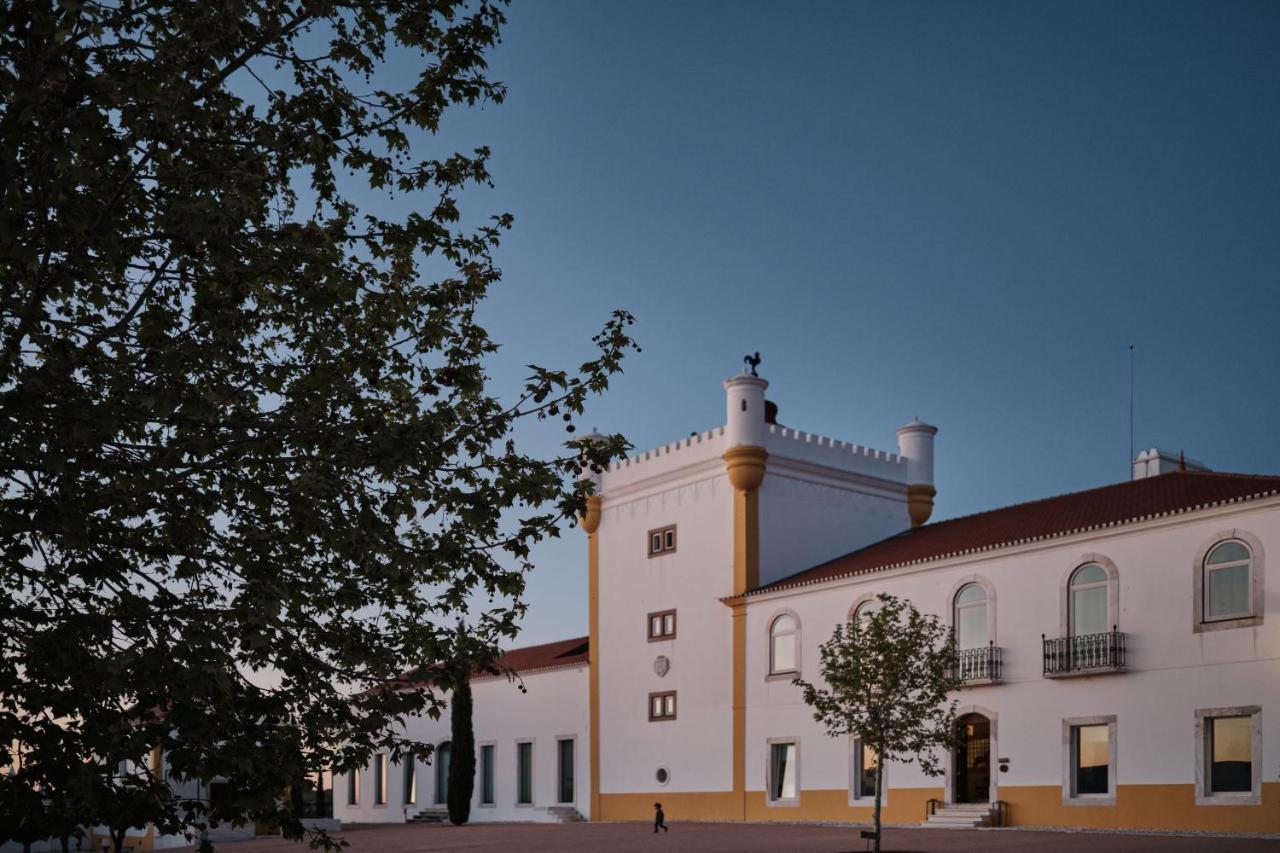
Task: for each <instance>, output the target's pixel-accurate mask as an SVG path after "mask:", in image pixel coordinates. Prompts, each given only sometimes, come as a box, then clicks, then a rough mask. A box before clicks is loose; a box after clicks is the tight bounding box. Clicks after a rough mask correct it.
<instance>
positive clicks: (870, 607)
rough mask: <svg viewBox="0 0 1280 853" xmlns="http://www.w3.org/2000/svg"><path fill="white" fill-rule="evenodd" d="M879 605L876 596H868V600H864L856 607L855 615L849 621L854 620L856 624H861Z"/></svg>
mask: <svg viewBox="0 0 1280 853" xmlns="http://www.w3.org/2000/svg"><path fill="white" fill-rule="evenodd" d="M877 606H878V605H877V603H876V600H875V599H874V598H868V599H867V600H866V601H864V602H862V603H861V604H859V605H858V606H857V607H856V608H854V610H853V616H852V618H850V620H849V621H850V622H852V623H853V624H854V625H855V626H858V625H861V624H862V623H863V622H865V621H866V620H867V619H869V618H870V617H871V614H872V613H875V612H876V607H877Z"/></svg>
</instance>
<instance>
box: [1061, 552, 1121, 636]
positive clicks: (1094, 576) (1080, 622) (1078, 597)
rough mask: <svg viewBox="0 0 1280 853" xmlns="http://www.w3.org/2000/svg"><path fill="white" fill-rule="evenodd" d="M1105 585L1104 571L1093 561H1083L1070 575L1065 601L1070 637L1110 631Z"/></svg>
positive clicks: (1106, 579)
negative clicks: (1066, 600) (1066, 599)
mask: <svg viewBox="0 0 1280 853" xmlns="http://www.w3.org/2000/svg"><path fill="white" fill-rule="evenodd" d="M1109 584H1110V576H1109V575H1108V574H1107V570H1106V569H1104V568H1103V567H1102V566H1100V565H1098V564H1097V563H1086V564H1084V565H1083V566H1081V567H1080V568H1078V569H1076V570H1075V571H1074V572H1073V573H1072V574H1071V583H1070V589H1069V591H1068V602H1067V628H1068V631H1069V632H1070V635H1071V636H1073V637H1083V636H1086V635H1089V634H1105V633H1107V631H1108V630H1110V627H1109V626H1110V624H1111V623H1110V620H1109V619H1108V618H1107V617H1108V615H1109V614H1108V613H1107V593H1108V589H1107V587H1108V586H1109Z"/></svg>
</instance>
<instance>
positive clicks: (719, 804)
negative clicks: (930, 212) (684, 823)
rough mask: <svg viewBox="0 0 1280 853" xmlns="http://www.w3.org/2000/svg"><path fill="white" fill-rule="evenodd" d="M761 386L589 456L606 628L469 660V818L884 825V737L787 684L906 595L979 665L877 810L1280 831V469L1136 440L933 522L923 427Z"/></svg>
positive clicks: (363, 802)
mask: <svg viewBox="0 0 1280 853" xmlns="http://www.w3.org/2000/svg"><path fill="white" fill-rule="evenodd" d="M766 388H767V382H766V381H765V380H763V379H761V378H759V377H756V376H754V375H747V374H743V375H740V376H736V377H733V378H731V379H729V380H727V381H726V382H725V393H726V422H725V424H724V426H722V427H717V428H716V429H712V430H709V431H707V432H703V433H699V434H695V435H692V436H690V437H689V438H686V439H682V440H681V441H678V442H675V443H673V444H670V445H667V446H665V447H661V448H658V449H656V450H652V451H649V452H647V453H643V454H640V455H637V456H635V457H632V458H630V459H626V460H623V461H621V462H619V463H617V464H615V465H613V466H612V467H610V468H609V469H608V470H606V471H603V472H601V473H600V474H598V475H596V482H595V485H596V494H595V495H594V496H593V497H592V498H591V499H590V501H589V505H588V509H587V513H586V515H585V517H584V518H583V519H582V527H583V529H584V531H585V532H586V534H587V536H586V538H587V557H588V560H587V562H588V575H589V584H590V590H589V602H590V603H589V614H588V616H589V618H588V622H589V636H588V637H587V638H577V639H573V640H567V641H564V642H563V643H558V644H549V645H547V646H539V647H533V648H530V649H522V650H516V651H514V652H511V653H510V654H509V656H508V659H507V660H506V661H504V663H505V664H506V665H508V666H509V667H510V668H512V669H514V670H515V671H517V672H519V673H521V674H522V676H523V682H524V685H525V688H526V690H527V693H521V692H519V690H518V689H517V688H516V687H515V686H514V685H513V684H512V683H511V682H510V681H508V680H507V679H505V678H491V679H482V680H480V681H478V682H477V684H476V686H475V689H474V699H475V709H476V711H475V715H476V716H475V732H476V739H477V744H478V753H479V756H478V769H477V774H478V778H477V784H476V793H475V802H474V803H473V809H472V819H473V820H486V819H492V820H511V819H547V820H555V819H563V818H564V817H566V816H567V815H572V814H573V813H575V812H576V813H577V815H581V816H583V817H588V818H590V819H593V820H624V819H625V820H632V819H647V818H649V817H651V816H652V811H653V803H654V802H655V801H661V802H662V803H663V804H664V807H665V808H666V811H667V814H668V815H669V816H670V817H671V818H673V819H715V820H840V821H866V820H869V819H870V815H871V805H870V797H869V794H870V790H869V780H872V779H873V777H874V769H875V765H876V756H875V755H874V754H872V753H870V752H869V751H867V750H864V749H862V747H861V745H860V744H858V743H856V742H850V741H847V740H844V741H842V740H836V739H833V738H831V737H828V736H827V735H826V734H825V733H824V731H823V729H822V728H821V727H820V726H819V725H818V724H817V723H816V722H814V720H813V718H812V714H811V711H810V709H809V708H808V707H807V706H806V705H805V704H804V703H803V701H802V699H801V694H800V690H799V689H798V688H797V687H795V686H794V685H793V684H792V680H793V679H794V678H796V677H797V676H801V677H803V678H805V679H808V680H817V679H819V678H820V675H819V672H818V647H819V645H820V644H821V643H822V642H823V641H825V640H826V639H828V638H829V637H830V635H831V633H832V631H833V630H834V628H835V626H836V625H837V624H839V623H841V622H843V621H845V620H848V619H851V618H856V615H857V611H858V609H859V608H860V607H862V606H864V605H867V604H868V603H870V606H874V597H875V596H876V595H877V594H880V593H889V594H892V595H895V596H897V597H900V598H905V599H909V600H910V601H911V602H912V603H913V604H915V605H916V606H917V607H918V608H919V609H921V610H922V611H925V612H930V613H935V614H937V615H938V616H939V617H940V618H942V619H944V620H945V621H946V622H947V623H948V624H950V625H951V626H952V627H953V628H954V630H955V632H956V637H957V642H958V645H959V646H960V649H961V651H960V653H959V660H958V666H959V668H960V674H961V676H962V677H963V678H964V681H965V683H964V686H963V687H962V688H961V689H960V690H958V691H957V692H956V694H955V698H956V700H957V701H958V703H959V705H960V718H959V721H958V725H959V731H960V733H961V738H960V744H959V746H958V747H957V749H956V750H955V751H954V752H953V753H952V754H950V755H948V756H946V762H945V764H946V773H945V775H944V776H942V777H928V776H925V775H923V774H922V773H921V771H920V770H919V768H918V766H917V765H914V764H902V765H898V764H894V763H889V764H888V765H887V766H886V767H885V769H884V779H885V791H886V795H885V809H886V811H885V819H886V821H887V822H891V823H908V824H909V823H918V822H920V821H922V820H924V819H925V816H926V813H927V812H929V811H937V810H938V809H939V808H941V810H942V811H943V812H944V813H945V812H947V809H946V806H947V805H948V804H955V805H960V804H965V809H964V813H965V814H969V815H973V814H976V815H985V814H986V813H987V812H988V810H992V811H993V814H995V813H996V812H995V811H994V810H997V809H998V815H999V816H1000V817H1001V819H1003V820H1004V821H1005V822H1006V823H1008V824H1011V825H1022V826H1068V827H1111V828H1132V829H1165V830H1177V829H1186V830H1211V831H1226V832H1280V612H1278V610H1280V606H1278V605H1277V602H1278V601H1280V577H1278V576H1277V572H1280V569H1278V568H1276V567H1275V566H1274V565H1268V553H1269V552H1271V553H1280V477H1275V476H1249V475H1237V474H1219V473H1214V472H1210V471H1207V470H1204V469H1203V466H1200V465H1198V464H1197V463H1187V462H1186V460H1184V459H1175V458H1172V457H1171V456H1169V455H1168V454H1163V453H1161V452H1159V451H1145V452H1144V453H1143V454H1141V455H1140V456H1139V457H1138V458H1137V459H1136V460H1135V462H1134V470H1133V478H1132V479H1131V480H1129V481H1126V482H1122V483H1117V484H1114V485H1111V486H1105V487H1103V488H1099V489H1093V490H1090V491H1085V492H1077V493H1073V494H1069V495H1063V496H1059V497H1054V498H1048V499H1045V500H1041V501H1035V502H1031V503H1027V504H1019V505H1016V506H1012V507H1007V508H1004V509H998V510H994V511H991V512H985V513H979V514H976V515H972V516H966V517H963V518H957V519H951V520H947V521H942V522H937V523H933V524H930V523H928V519H929V516H930V514H931V510H932V504H933V497H934V495H935V490H934V482H933V445H934V436H935V434H936V432H937V430H936V429H935V428H934V427H932V426H930V425H928V424H924V423H921V422H919V421H912V422H911V423H909V424H907V425H906V426H904V427H903V428H902V429H900V430H899V431H898V435H897V439H898V441H897V444H898V447H897V450H896V451H895V452H888V451H883V450H873V449H870V448H867V447H863V446H860V445H855V444H849V443H845V442H841V441H835V440H832V439H828V438H824V437H820V436H815V435H811V434H808V433H804V432H800V431H797V430H794V429H790V428H788V427H785V426H782V425H781V424H779V423H778V422H777V417H776V408H775V407H773V406H772V404H771V403H768V402H767V401H766V400H765V390H766ZM1271 562H1272V563H1275V562H1276V558H1272V560H1271ZM408 725H409V726H410V728H411V732H412V734H413V735H414V736H415V737H418V738H420V739H423V740H426V741H430V742H432V743H436V744H444V743H445V741H446V740H447V738H448V724H447V720H441V721H428V720H412V721H410V722H409V723H408ZM486 748H487V750H488V751H487V752H485V751H484V750H485V749H486ZM446 753H447V750H446ZM486 755H487V756H488V757H487V758H486V757H485V756H486ZM437 770H438V767H436V766H432V767H425V768H419V769H417V770H416V771H415V772H413V773H410V772H408V771H407V770H406V769H405V768H391V767H388V766H387V765H386V762H385V759H381V758H375V761H374V763H373V764H372V765H371V767H369V768H366V769H365V770H364V771H362V772H361V773H360V774H353V775H349V776H340V777H338V778H337V779H335V782H334V787H335V796H334V803H335V805H334V813H335V817H337V818H339V819H341V820H343V821H381V820H395V821H398V820H405V819H412V818H413V817H414V815H416V814H418V813H419V812H421V811H424V810H427V809H430V808H432V807H433V806H434V805H435V804H436V803H438V802H443V794H442V792H441V787H440V786H441V785H442V784H443V782H442V781H441V779H438V778H437ZM355 776H358V778H354V777H355ZM410 782H412V784H413V787H412V789H411V788H410V787H409V783H410ZM353 792H354V793H353ZM931 800H932V801H935V802H934V803H933V804H932V805H931V804H930V801H931ZM488 801H491V802H488Z"/></svg>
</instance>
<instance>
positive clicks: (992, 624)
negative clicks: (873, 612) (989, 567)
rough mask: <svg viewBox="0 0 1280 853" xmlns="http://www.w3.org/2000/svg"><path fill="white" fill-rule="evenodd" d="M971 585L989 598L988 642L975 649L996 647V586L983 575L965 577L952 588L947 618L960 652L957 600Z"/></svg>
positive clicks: (987, 603) (987, 606)
mask: <svg viewBox="0 0 1280 853" xmlns="http://www.w3.org/2000/svg"><path fill="white" fill-rule="evenodd" d="M970 585H973V586H978V587H981V589H982V591H983V592H984V593H986V596H987V598H986V601H985V602H984V603H985V605H986V608H987V641H986V642H985V643H984V644H983V645H982V646H975V648H991V647H993V646H995V645H996V588H995V585H994V584H993V583H991V581H989V580H987V579H986V578H984V577H982V576H981V575H965V576H964V577H962V578H960V580H958V581H956V583H955V585H954V586H952V587H951V598H950V599H949V600H948V601H949V607H948V613H947V618H948V621H949V624H950V628H951V631H952V634H953V635H954V636H955V638H956V649H957V650H959V648H960V623H959V620H958V619H957V618H956V617H957V616H958V615H959V612H958V611H959V608H958V606H957V604H956V600H957V599H958V598H959V597H960V593H961V592H963V591H964V589H965V587H967V586H970ZM859 606H861V604H859ZM966 606H968V607H974V606H976V605H972V604H970V605H966Z"/></svg>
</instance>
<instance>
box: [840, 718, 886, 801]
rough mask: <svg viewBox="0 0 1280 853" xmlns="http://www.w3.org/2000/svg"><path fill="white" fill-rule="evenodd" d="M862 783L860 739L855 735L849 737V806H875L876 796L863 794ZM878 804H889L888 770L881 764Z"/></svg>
mask: <svg viewBox="0 0 1280 853" xmlns="http://www.w3.org/2000/svg"><path fill="white" fill-rule="evenodd" d="M861 781H862V738H860V737H858V736H857V735H850V736H849V805H851V806H861V807H864V808H868V807H871V806H872V805H874V804H875V799H876V795H875V792H874V791H873V792H872V793H870V794H863V793H862V788H861V785H860V783H861ZM880 802H881V804H882V805H883V804H886V803H888V802H889V768H887V767H884V766H883V763H882V764H881V769H880Z"/></svg>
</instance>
